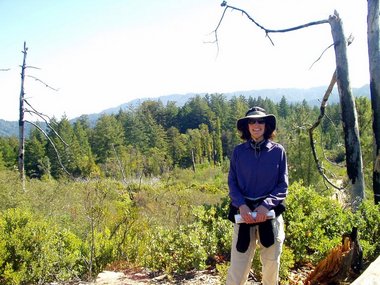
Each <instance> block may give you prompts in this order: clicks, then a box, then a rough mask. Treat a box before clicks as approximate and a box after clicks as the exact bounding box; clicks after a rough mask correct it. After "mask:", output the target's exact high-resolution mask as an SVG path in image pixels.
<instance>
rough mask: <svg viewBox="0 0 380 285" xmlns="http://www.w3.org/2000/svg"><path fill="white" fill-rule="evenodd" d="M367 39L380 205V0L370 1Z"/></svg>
mask: <svg viewBox="0 0 380 285" xmlns="http://www.w3.org/2000/svg"><path fill="white" fill-rule="evenodd" d="M367 39H368V58H369V74H370V90H371V104H372V128H373V133H374V161H373V178H372V179H373V194H374V199H375V204H379V203H380V47H379V45H380V32H379V0H368V16H367Z"/></svg>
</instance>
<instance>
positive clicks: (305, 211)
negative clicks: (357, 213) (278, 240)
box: [284, 183, 353, 264]
mask: <svg viewBox="0 0 380 285" xmlns="http://www.w3.org/2000/svg"><path fill="white" fill-rule="evenodd" d="M286 205H287V210H286V212H285V213H284V219H285V225H286V239H285V244H286V245H287V246H288V247H289V248H291V249H292V250H293V252H294V255H295V257H296V259H295V262H296V263H298V264H299V263H301V264H302V263H306V262H312V263H315V262H317V261H319V260H320V259H322V258H323V257H325V256H326V254H327V253H328V252H329V251H330V250H331V249H332V248H333V247H334V246H336V245H337V244H339V243H340V241H341V237H342V234H343V233H346V232H351V229H352V221H353V218H352V214H351V212H350V211H349V210H345V209H344V208H343V207H342V205H340V204H339V203H338V202H337V201H335V200H333V199H332V198H330V197H324V196H321V195H320V194H318V193H317V192H316V191H315V190H314V189H313V188H311V187H305V186H303V185H302V184H300V183H294V184H292V185H291V186H290V187H289V195H288V197H287V200H286Z"/></svg>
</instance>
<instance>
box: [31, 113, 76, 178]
mask: <svg viewBox="0 0 380 285" xmlns="http://www.w3.org/2000/svg"><path fill="white" fill-rule="evenodd" d="M25 122H27V123H29V124H31V125H33V126H35V127H36V128H37V129H38V130H39V131H40V132H41V133H43V134H44V136H45V137H46V138H47V139H48V141H49V142H50V143H51V145H52V146H53V148H54V151H55V154H56V155H57V158H58V162H59V165H60V166H61V167H62V169H63V170H64V171H65V173H66V174H67V175H69V176H70V177H72V175H71V173H70V172H69V171H68V170H67V169H66V167H65V166H64V165H63V163H62V160H61V156H60V155H59V152H58V150H57V147H56V146H55V144H54V142H53V141H52V140H51V138H50V137H49V135H48V134H47V133H46V132H45V131H44V130H43V129H42V128H41V127H40V126H38V125H37V124H35V123H33V122H31V121H28V120H25Z"/></svg>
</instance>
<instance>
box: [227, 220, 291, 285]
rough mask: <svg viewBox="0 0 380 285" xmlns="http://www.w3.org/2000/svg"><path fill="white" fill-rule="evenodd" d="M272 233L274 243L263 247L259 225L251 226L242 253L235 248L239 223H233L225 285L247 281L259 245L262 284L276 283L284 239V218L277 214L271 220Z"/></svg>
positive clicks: (272, 284)
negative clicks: (249, 240)
mask: <svg viewBox="0 0 380 285" xmlns="http://www.w3.org/2000/svg"><path fill="white" fill-rule="evenodd" d="M272 225H273V233H274V236H275V239H274V241H275V242H274V244H273V245H272V246H270V247H268V248H265V247H264V246H262V245H261V243H260V238H259V233H258V231H259V227H258V226H253V227H252V228H251V232H250V235H251V242H250V244H249V247H248V249H247V251H246V252H244V253H242V252H239V251H237V250H236V243H237V237H238V232H239V225H238V224H235V225H234V234H233V239H232V247H231V266H230V268H229V269H228V274H227V282H226V285H244V284H245V282H246V281H247V278H248V274H249V270H250V268H251V264H252V260H253V257H254V255H255V251H256V246H257V245H259V247H258V248H259V251H260V260H261V264H262V267H263V268H262V275H263V280H262V284H263V285H277V284H278V281H279V278H278V273H279V269H280V255H281V251H282V244H283V242H284V239H285V232H284V220H283V218H282V216H281V215H280V216H278V217H276V218H275V219H273V220H272Z"/></svg>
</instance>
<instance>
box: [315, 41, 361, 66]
mask: <svg viewBox="0 0 380 285" xmlns="http://www.w3.org/2000/svg"><path fill="white" fill-rule="evenodd" d="M354 39H355V37H354V36H353V35H352V34H350V36H349V37H348V38H347V45H348V46H349V45H350V44H352V42H353V41H354ZM333 46H334V44H331V45H329V46H328V47H327V48H325V49H324V51H322V53H321V55H320V56H319V57H318V58H317V59H316V60H315V61H314V62H313V63H312V65H311V66H310V67H309V70H310V69H311V68H312V67H313V65H314V64H315V63H316V62H317V61H319V60H320V59H321V58H322V56H323V55H324V53H325V52H326V51H327V50H328V49H329V48H331V47H333Z"/></svg>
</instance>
